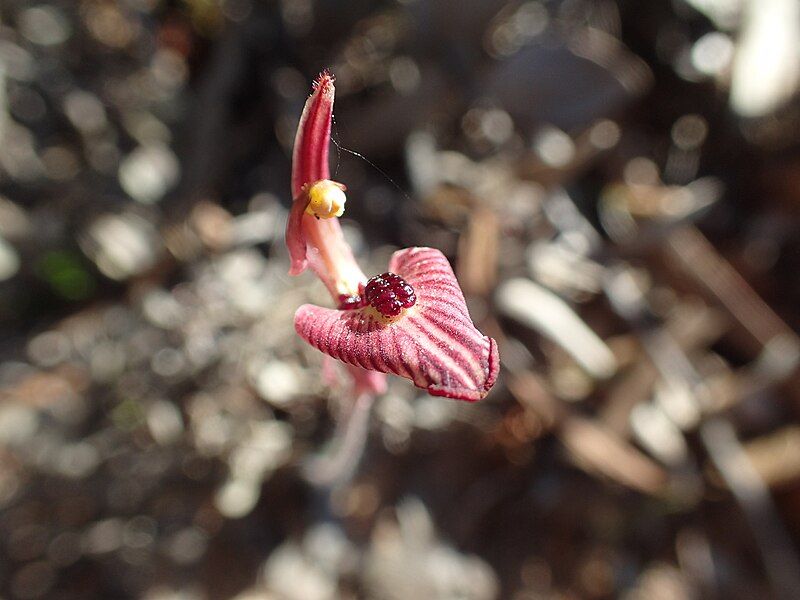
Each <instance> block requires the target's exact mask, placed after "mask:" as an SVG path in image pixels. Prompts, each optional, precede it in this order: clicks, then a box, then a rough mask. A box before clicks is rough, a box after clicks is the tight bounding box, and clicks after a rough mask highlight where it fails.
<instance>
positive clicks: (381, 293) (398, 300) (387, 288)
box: [364, 273, 417, 317]
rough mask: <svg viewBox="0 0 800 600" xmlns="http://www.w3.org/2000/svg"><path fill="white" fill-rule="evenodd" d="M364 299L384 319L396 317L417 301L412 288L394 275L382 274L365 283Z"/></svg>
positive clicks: (398, 276)
mask: <svg viewBox="0 0 800 600" xmlns="http://www.w3.org/2000/svg"><path fill="white" fill-rule="evenodd" d="M364 298H365V299H366V301H367V302H368V303H369V304H370V305H371V306H372V307H373V308H374V309H375V310H377V311H378V312H379V313H381V314H382V315H383V316H384V317H396V316H397V315H399V314H400V313H401V312H402V311H403V309H404V308H411V307H412V306H414V303H415V302H416V301H417V297H416V295H415V294H414V288H412V287H411V286H410V285H408V283H406V281H405V279H403V278H402V277H400V275H397V274H395V273H383V274H381V275H376V276H375V277H373V278H372V279H370V280H369V281H367V286H366V288H365V290H364Z"/></svg>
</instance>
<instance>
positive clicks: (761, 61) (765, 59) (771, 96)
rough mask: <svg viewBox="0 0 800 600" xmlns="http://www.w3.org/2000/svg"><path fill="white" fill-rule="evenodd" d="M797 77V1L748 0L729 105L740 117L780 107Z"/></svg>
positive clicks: (799, 14) (799, 49)
mask: <svg viewBox="0 0 800 600" xmlns="http://www.w3.org/2000/svg"><path fill="white" fill-rule="evenodd" d="M798 80H800V2H797V0H748V2H747V5H746V9H745V12H744V19H743V22H742V30H741V33H740V40H739V44H738V47H737V50H736V56H735V58H734V64H733V78H732V81H731V95H730V103H731V107H732V108H733V110H734V111H736V112H737V113H738V114H740V115H742V116H743V117H762V116H766V115H769V114H770V113H772V112H773V111H775V110H776V109H778V108H780V107H781V106H782V105H783V104H784V103H785V102H786V101H787V100H788V99H789V98H790V97H791V96H792V94H794V92H795V91H796V90H797V84H798Z"/></svg>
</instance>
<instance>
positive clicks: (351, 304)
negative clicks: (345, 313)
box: [338, 283, 368, 310]
mask: <svg viewBox="0 0 800 600" xmlns="http://www.w3.org/2000/svg"><path fill="white" fill-rule="evenodd" d="M367 304H368V302H367V301H366V300H365V299H364V284H363V283H359V284H358V293H357V294H353V295H352V296H348V295H347V294H341V295H340V296H339V306H338V309H339V310H353V309H356V308H363V307H364V306H366V305H367Z"/></svg>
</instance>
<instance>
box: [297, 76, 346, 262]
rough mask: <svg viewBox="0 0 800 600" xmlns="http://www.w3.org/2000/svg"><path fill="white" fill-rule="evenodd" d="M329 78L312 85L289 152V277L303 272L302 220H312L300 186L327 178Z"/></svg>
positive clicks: (332, 91) (330, 111) (330, 106)
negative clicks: (290, 159) (290, 160)
mask: <svg viewBox="0 0 800 600" xmlns="http://www.w3.org/2000/svg"><path fill="white" fill-rule="evenodd" d="M335 92H336V90H335V88H334V85H333V75H331V74H330V73H328V72H327V71H323V72H322V73H320V76H319V77H318V78H317V80H316V81H315V82H314V91H313V92H312V93H311V96H309V98H308V100H306V104H305V107H304V108H303V114H302V115H300V123H299V124H298V126H297V135H296V136H295V138H294V150H293V152H292V198H293V200H294V202H293V203H292V208H291V210H290V211H289V220H288V221H287V223H286V246H287V248H288V249H289V258H290V259H291V268H290V269H289V273H290V274H291V275H299V274H300V273H302V272H303V271H305V269H306V265H307V260H306V236H305V232H304V230H303V220H304V219H313V217H311V216H310V215H306V214H305V209H306V206H307V205H308V198H307V197H306V194H305V192H304V191H303V186H305V185H307V184H310V183H314V182H315V181H319V180H320V179H329V178H330V166H329V165H328V146H329V144H330V141H329V139H330V135H331V117H332V115H333V97H334V95H335Z"/></svg>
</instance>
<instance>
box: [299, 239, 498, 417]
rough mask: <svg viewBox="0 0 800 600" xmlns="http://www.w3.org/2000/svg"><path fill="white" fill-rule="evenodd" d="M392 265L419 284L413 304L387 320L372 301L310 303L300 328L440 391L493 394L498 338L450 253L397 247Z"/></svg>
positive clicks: (371, 365) (357, 360) (335, 351)
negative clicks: (467, 295)
mask: <svg viewBox="0 0 800 600" xmlns="http://www.w3.org/2000/svg"><path fill="white" fill-rule="evenodd" d="M389 270H390V271H391V272H393V273H397V274H398V275H399V276H400V277H402V278H403V279H405V281H406V282H407V283H408V284H409V285H410V286H411V287H412V288H413V290H414V293H415V294H416V303H415V304H414V305H413V306H411V307H410V308H404V309H403V311H402V312H401V313H400V314H399V315H397V316H396V317H391V318H386V317H384V316H382V315H381V314H380V313H379V312H378V311H377V310H375V309H374V308H373V307H372V306H362V307H359V308H349V309H347V308H346V309H344V310H341V309H340V310H335V309H330V308H323V307H321V306H314V305H310V304H306V305H303V306H301V307H300V308H299V309H298V310H297V312H296V313H295V317H294V324H295V329H296V330H297V333H298V334H299V335H300V336H301V337H302V338H303V339H305V340H306V341H307V342H308V343H309V344H311V345H312V346H314V347H315V348H317V349H318V350H320V351H322V352H324V353H325V354H327V355H329V356H332V357H333V358H336V359H339V360H341V361H343V362H345V363H348V364H350V365H354V366H357V367H362V368H364V369H367V370H370V371H380V372H383V373H393V374H395V375H399V376H401V377H405V378H407V379H410V380H411V381H413V382H414V384H415V385H416V386H417V387H420V388H423V389H426V390H427V391H428V392H429V393H430V394H432V395H434V396H446V397H448V398H455V399H459V400H467V401H475V400H480V399H481V398H483V397H485V396H486V394H487V393H488V392H489V390H490V389H491V387H492V386H493V385H494V382H495V380H496V379H497V374H498V371H499V365H500V362H499V358H498V352H497V343H496V342H495V341H494V340H493V339H492V338H490V337H487V336H484V335H483V334H481V333H480V332H479V331H478V330H477V329H476V328H475V325H474V324H473V323H472V319H470V316H469V313H468V312H467V306H466V303H465V301H464V295H463V294H462V293H461V288H460V287H459V285H458V282H457V281H456V278H455V275H454V274H453V270H452V268H451V267H450V263H449V262H448V261H447V258H445V256H444V255H443V254H442V253H441V252H439V251H438V250H435V249H433V248H406V249H404V250H399V251H398V252H395V254H394V255H393V256H392V260H391V262H390V265H389Z"/></svg>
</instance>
